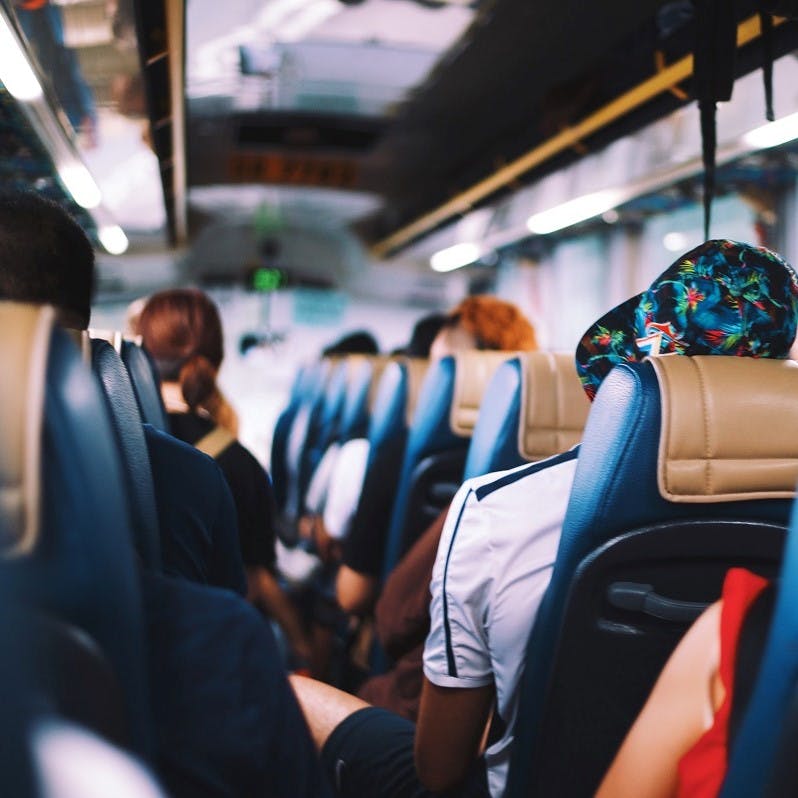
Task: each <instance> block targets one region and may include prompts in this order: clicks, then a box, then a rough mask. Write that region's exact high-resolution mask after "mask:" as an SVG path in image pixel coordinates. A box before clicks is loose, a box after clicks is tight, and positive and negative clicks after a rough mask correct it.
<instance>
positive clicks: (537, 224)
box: [526, 189, 622, 236]
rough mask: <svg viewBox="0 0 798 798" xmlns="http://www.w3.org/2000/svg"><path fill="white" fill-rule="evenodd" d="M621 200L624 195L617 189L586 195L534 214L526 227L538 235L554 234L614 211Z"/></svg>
mask: <svg viewBox="0 0 798 798" xmlns="http://www.w3.org/2000/svg"><path fill="white" fill-rule="evenodd" d="M621 198H622V194H621V192H620V191H618V190H617V189H608V190H606V191H597V192H595V193H594V194H585V195H584V196H583V197H577V198H576V199H572V200H569V201H568V202H564V203H563V204H562V205H555V206H554V207H553V208H549V210H547V211H542V212H541V213H535V214H533V215H532V216H530V217H529V219H527V221H526V226H527V228H528V229H529V231H530V232H532V233H535V234H536V235H540V236H542V235H546V234H547V233H554V232H555V231H557V230H562V229H563V228H565V227H570V226H571V225H574V224H578V223H579V222H584V221H585V220H586V219H592V218H593V217H594V216H600V215H601V214H602V213H606V212H607V211H609V210H612V209H613V208H614V207H615V206H616V205H617V204H618V203H619V202H620V201H621Z"/></svg>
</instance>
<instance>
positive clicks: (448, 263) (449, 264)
mask: <svg viewBox="0 0 798 798" xmlns="http://www.w3.org/2000/svg"><path fill="white" fill-rule="evenodd" d="M481 254H482V252H481V250H480V248H479V246H478V245H477V244H473V243H467V242H464V243H462V244H455V245H454V246H453V247H447V248H446V249H442V250H440V252H436V253H435V254H434V255H433V256H432V257H431V258H430V260H429V265H430V266H431V267H432V268H433V270H434V271H436V272H451V271H454V270H455V269H459V268H460V267H461V266H467V265H468V264H469V263H473V262H474V261H476V260H479V257H480V255H481Z"/></svg>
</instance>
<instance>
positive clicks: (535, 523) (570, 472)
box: [292, 241, 798, 798]
mask: <svg viewBox="0 0 798 798" xmlns="http://www.w3.org/2000/svg"><path fill="white" fill-rule="evenodd" d="M797 319H798V280H797V279H796V275H795V273H794V271H793V270H792V267H790V266H789V264H787V263H786V262H785V261H784V260H783V259H782V258H781V257H779V256H778V255H776V254H774V253H772V252H769V251H768V250H765V249H761V248H756V247H752V246H749V245H747V244H739V243H735V242H732V241H707V242H706V243H704V244H702V245H700V246H699V247H696V248H695V249H694V250H692V251H690V252H688V253H686V254H685V255H683V256H682V257H681V258H679V259H678V260H677V261H675V262H674V263H673V264H672V265H671V266H670V267H669V268H668V269H667V270H666V271H665V272H663V274H662V275H660V277H658V278H657V280H655V281H654V283H653V284H652V285H651V286H650V287H649V288H648V289H647V290H646V291H644V292H643V293H642V294H639V295H637V296H635V297H632V298H631V299H629V300H627V301H626V302H624V303H623V304H621V305H620V306H619V307H617V308H615V309H614V310H612V311H610V312H609V313H608V314H606V315H605V316H604V317H603V318H602V319H600V320H599V321H598V322H596V323H595V324H594V325H593V326H592V327H591V328H590V329H589V330H588V331H587V332H586V333H585V334H584V336H583V337H582V339H581V341H580V343H579V346H578V347H577V352H576V364H577V371H578V373H579V376H580V378H581V380H582V383H583V386H584V388H585V391H586V392H587V394H588V396H589V397H590V398H593V396H594V395H595V393H596V390H597V389H598V387H599V385H600V383H601V381H602V380H603V379H604V377H605V376H606V375H607V374H608V373H609V371H610V370H611V369H612V367H613V366H614V365H616V364H618V363H625V362H637V361H640V360H642V359H643V358H644V357H646V356H657V355H664V354H680V355H688V354H689V355H698V354H702V355H707V354H716V355H717V354H725V355H737V356H747V357H774V358H785V357H787V355H788V353H789V350H790V346H791V345H792V342H793V340H794V338H795V333H796V322H797ZM577 456H578V449H573V450H571V451H569V452H567V453H565V454H562V455H558V456H556V457H553V458H550V459H549V460H546V461H543V462H540V463H533V464H531V465H525V466H521V467H519V468H516V469H512V470H510V471H506V472H502V473H500V474H489V475H487V476H485V477H480V478H477V479H472V480H469V481H468V482H466V483H465V484H464V485H463V486H462V487H461V488H460V491H459V492H458V494H457V496H455V499H454V501H453V503H452V510H451V511H450V513H449V515H448V516H447V519H446V524H445V526H444V530H443V535H442V537H441V543H440V545H439V547H438V556H437V560H436V562H435V567H434V571H433V578H432V583H431V586H430V589H431V592H432V604H431V630H430V633H429V636H428V638H427V642H426V645H425V649H424V677H425V678H424V685H423V689H422V697H421V707H420V711H419V719H418V726H417V729H414V727H413V724H412V723H410V722H408V721H406V720H405V719H403V718H399V717H398V716H396V715H393V714H391V713H388V712H386V711H384V710H381V709H377V708H375V707H370V706H368V705H367V704H365V703H364V702H362V701H360V700H359V699H357V698H354V697H352V696H349V695H346V694H342V693H340V692H337V691H334V690H332V689H331V688H329V687H327V686H326V685H318V684H317V683H314V682H312V681H311V680H308V679H303V678H302V677H294V679H293V680H292V681H293V685H294V688H295V690H296V692H297V695H298V697H299V699H300V704H301V705H302V708H303V711H304V712H305V715H306V717H307V718H308V721H309V724H310V726H311V732H312V733H313V736H314V740H315V741H316V743H317V745H318V746H319V748H320V750H321V751H322V759H323V762H324V764H325V766H326V768H327V770H328V772H329V773H330V774H331V776H334V777H335V783H336V786H337V789H338V791H339V794H341V795H372V796H381V795H409V794H412V795H424V792H423V788H422V786H421V785H422V784H423V785H425V786H426V788H428V789H430V790H445V789H450V788H454V787H455V786H457V785H458V784H460V785H463V784H465V785H467V786H468V787H469V788H470V787H472V786H473V787H474V788H475V789H477V790H480V789H481V790H482V791H483V794H486V793H487V791H488V790H489V794H490V795H491V796H492V797H493V798H499V796H502V795H503V794H504V790H505V784H506V779H507V768H508V765H509V760H510V753H511V749H512V744H513V732H514V725H515V715H516V711H517V700H518V686H519V679H520V675H521V673H522V672H523V670H524V656H525V647H526V641H527V640H528V638H529V634H530V630H531V628H532V625H533V623H534V620H535V616H536V613H537V609H538V607H539V604H540V601H541V599H542V597H543V594H544V592H545V590H546V587H547V585H548V583H549V579H550V577H551V571H552V566H553V563H554V559H555V557H556V554H557V547H558V543H559V538H560V531H561V528H562V523H563V519H564V516H565V509H566V506H567V504H568V497H569V492H570V489H571V484H572V481H573V476H574V470H575V466H576V459H577ZM491 716H492V723H491V724H490V733H489V734H488V738H487V742H483V741H485V739H486V733H488V728H489V727H488V722H489V720H490V719H491ZM483 749H484V763H485V766H484V768H483V769H482V772H481V773H480V772H479V770H476V771H475V770H474V767H475V762H477V761H478V757H479V756H480V754H481V753H482V752H483ZM413 751H415V768H414V756H413ZM388 774H390V778H388ZM398 783H401V784H402V787H401V791H396V792H391V790H390V789H389V785H396V784H398Z"/></svg>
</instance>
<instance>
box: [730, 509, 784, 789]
mask: <svg viewBox="0 0 798 798" xmlns="http://www.w3.org/2000/svg"><path fill="white" fill-rule="evenodd" d="M777 590H778V595H777V597H776V602H775V606H774V609H773V618H772V621H771V626H770V631H769V634H768V637H767V641H766V643H765V648H764V651H763V654H762V660H761V662H760V665H759V673H758V675H757V678H756V682H755V684H754V687H753V690H752V691H751V696H750V699H749V703H748V707H747V710H746V712H745V714H744V716H743V719H742V722H741V723H740V726H739V730H738V732H737V737H736V739H735V741H734V745H733V746H732V747H731V749H730V751H729V765H728V770H727V772H726V779H725V781H724V784H723V789H722V790H721V793H720V795H721V798H750V796H768V797H770V796H774V797H775V796H781V795H794V794H795V790H794V786H795V778H796V763H795V742H796V736H795V735H796V723H795V721H796V712H798V704H796V700H795V696H796V689H797V688H798V613H796V611H795V607H796V602H798V507H796V506H794V507H793V515H792V522H791V524H790V532H789V535H788V538H787V545H786V548H785V553H784V561H783V563H782V568H781V574H780V579H779V582H778V587H777ZM790 782H791V786H790V787H788V786H787V783H790ZM766 788H767V789H766Z"/></svg>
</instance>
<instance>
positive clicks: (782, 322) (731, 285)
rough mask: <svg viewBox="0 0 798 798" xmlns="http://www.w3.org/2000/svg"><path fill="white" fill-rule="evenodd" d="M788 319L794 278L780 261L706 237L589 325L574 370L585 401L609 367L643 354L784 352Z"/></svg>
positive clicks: (791, 326) (789, 339)
mask: <svg viewBox="0 0 798 798" xmlns="http://www.w3.org/2000/svg"><path fill="white" fill-rule="evenodd" d="M796 323H798V278H796V274H795V272H794V271H793V268H792V266H790V264H789V263H787V261H785V260H784V259H783V258H782V257H781V256H779V255H777V254H776V253H775V252H771V251H770V250H767V249H764V248H763V247H754V246H751V245H750V244H741V243H738V242H736V241H725V240H713V241H707V242H705V243H703V244H701V245H700V246H698V247H696V248H695V249H693V250H691V251H690V252H688V253H686V254H685V255H682V257H680V258H678V259H677V260H675V261H674V262H673V263H672V264H671V265H670V266H669V267H668V268H667V269H666V270H665V271H664V272H663V273H662V274H661V275H660V276H659V277H657V279H656V280H654V282H653V283H652V284H651V286H649V288H648V289H646V290H645V291H643V292H642V293H641V294H637V295H636V296H633V297H632V298H631V299H627V300H626V302H623V303H622V304H620V305H618V307H616V308H614V309H613V310H611V311H610V312H609V313H607V314H605V315H604V316H602V318H600V319H599V320H598V321H597V322H596V323H595V324H593V325H592V326H591V327H590V328H589V329H588V330H587V332H585V334H584V335H583V336H582V339H581V340H580V342H579V346H578V347H577V349H576V370H577V372H578V374H579V379H580V380H581V381H582V386H583V387H584V389H585V392H586V393H587V395H588V397H589V398H590V399H591V400H592V399H593V397H594V396H595V395H596V391H597V390H598V388H599V386H600V385H601V382H602V381H603V379H604V378H605V377H606V376H607V374H609V372H610V371H611V370H612V368H613V366H615V365H617V364H619V363H636V362H639V361H642V360H643V359H644V358H646V357H656V356H659V355H736V356H739V357H772V358H786V357H788V356H789V352H790V347H791V346H792V344H793V340H794V339H795V333H796Z"/></svg>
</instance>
